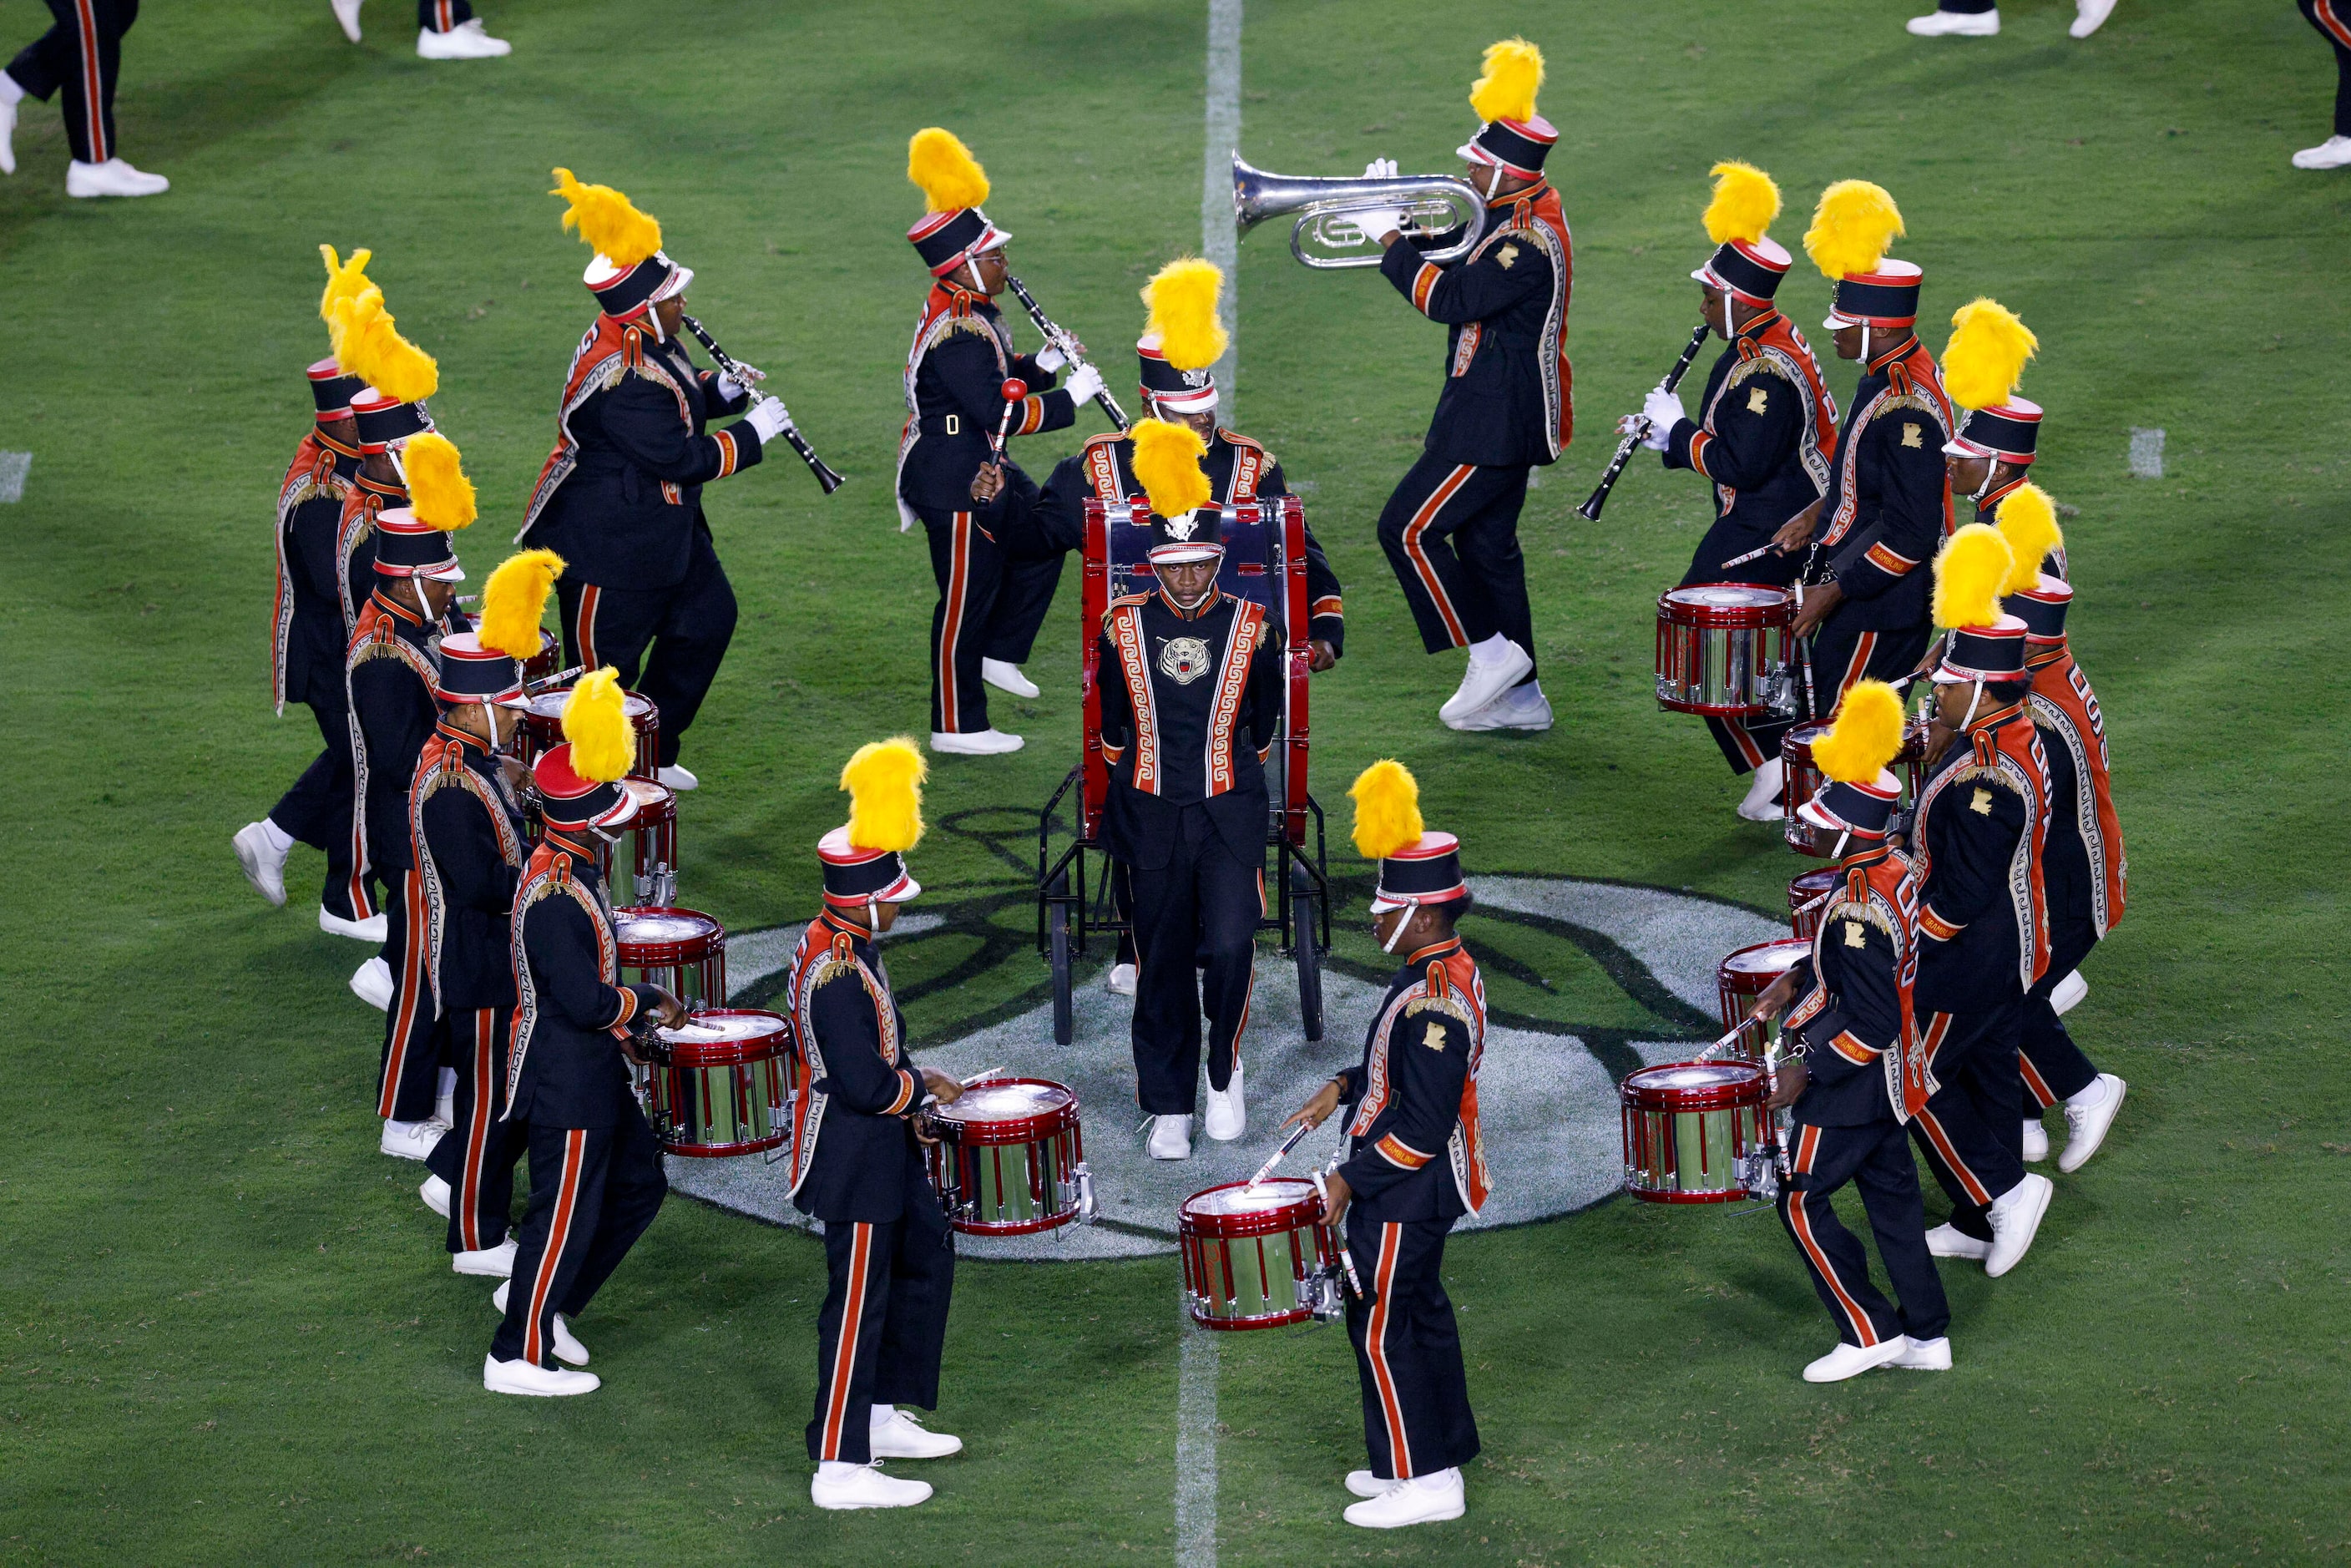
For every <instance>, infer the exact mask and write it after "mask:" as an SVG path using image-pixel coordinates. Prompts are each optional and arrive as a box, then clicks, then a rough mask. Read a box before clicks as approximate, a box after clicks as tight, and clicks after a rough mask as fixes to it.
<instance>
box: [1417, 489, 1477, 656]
mask: <svg viewBox="0 0 2351 1568" xmlns="http://www.w3.org/2000/svg"><path fill="white" fill-rule="evenodd" d="M1470 469H1471V465H1469V464H1467V463H1464V464H1462V465H1460V466H1459V467H1458V468H1456V469H1454V470H1453V472H1452V473H1450V474H1447V476H1445V478H1444V481H1443V482H1442V483H1441V484H1439V485H1438V486H1437V488H1436V489H1435V490H1434V491H1432V492H1430V494H1429V497H1428V499H1427V500H1426V501H1423V502H1422V503H1421V504H1420V510H1418V511H1417V512H1415V513H1414V514H1413V515H1412V521H1410V522H1408V523H1406V524H1405V526H1404V540H1403V543H1404V553H1405V555H1406V556H1407V557H1409V558H1410V559H1411V561H1412V569H1413V570H1414V571H1415V572H1416V573H1417V574H1418V576H1419V578H1420V585H1421V587H1423V588H1425V589H1426V590H1427V591H1428V597H1429V598H1430V599H1431V600H1433V601H1436V604H1437V614H1438V615H1439V616H1440V617H1441V618H1442V619H1443V620H1444V622H1445V632H1446V635H1447V636H1448V637H1451V638H1452V639H1453V645H1454V646H1455V647H1457V648H1462V647H1467V646H1468V643H1469V634H1468V632H1465V631H1463V630H1462V628H1461V617H1460V616H1458V615H1457V614H1456V613H1454V610H1453V601H1452V600H1451V599H1449V598H1447V596H1446V592H1445V583H1444V580H1442V579H1440V578H1439V577H1438V576H1437V566H1436V563H1435V562H1433V561H1431V560H1430V559H1428V552H1427V551H1426V549H1422V548H1421V543H1420V536H1421V535H1422V534H1424V533H1426V532H1427V531H1428V525H1429V524H1431V523H1433V522H1435V521H1436V520H1437V513H1438V512H1440V511H1442V510H1443V509H1444V507H1445V503H1446V502H1447V501H1449V500H1451V499H1452V498H1453V497H1454V495H1455V494H1456V493H1457V492H1458V490H1459V489H1460V488H1461V486H1464V485H1466V484H1468V482H1469V474H1470Z"/></svg>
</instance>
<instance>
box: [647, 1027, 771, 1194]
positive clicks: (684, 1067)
mask: <svg viewBox="0 0 2351 1568" xmlns="http://www.w3.org/2000/svg"><path fill="white" fill-rule="evenodd" d="M654 1038H655V1039H657V1040H660V1042H661V1045H662V1048H663V1049H662V1053H661V1058H660V1060H659V1061H655V1062H654V1063H653V1065H652V1066H651V1067H649V1068H647V1069H646V1070H645V1116H646V1119H647V1120H648V1121H650V1122H652V1123H653V1134H654V1135H655V1136H656V1137H658V1138H660V1139H661V1141H662V1147H664V1149H666V1150H668V1151H669V1152H670V1153H671V1154H674V1155H688V1156H690V1157H692V1158H695V1159H722V1158H724V1157H726V1155H755V1154H758V1152H760V1151H761V1150H762V1149H772V1148H775V1147H777V1146H778V1145H781V1144H782V1143H783V1142H784V1140H785V1139H786V1138H787V1137H788V1136H789V1135H790V1131H791V1118H790V1116H789V1115H788V1114H787V1113H786V1112H787V1108H788V1106H789V1102H790V1098H791V1096H790V1085H789V1057H788V1055H787V1052H788V1051H789V1048H790V1039H791V1036H790V1034H789V1025H788V1024H787V1023H786V1022H785V1020H784V1019H782V1018H780V1017H778V1015H777V1014H775V1013H768V1012H759V1011H758V1010H756V1009H748V1008H745V1009H733V1008H714V1009H711V1010H710V1011H708V1012H699V1013H695V1015H694V1016H693V1017H692V1018H690V1019H687V1020H686V1021H685V1024H684V1027H682V1028H679V1029H664V1030H655V1031H654Z"/></svg>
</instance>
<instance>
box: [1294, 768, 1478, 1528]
mask: <svg viewBox="0 0 2351 1568" xmlns="http://www.w3.org/2000/svg"><path fill="white" fill-rule="evenodd" d="M1348 793H1349V794H1350V795H1351V796H1353V800H1354V802H1355V830H1354V840H1355V848H1356V850H1357V852H1360V853H1361V854H1363V856H1364V858H1365V859H1367V860H1375V861H1377V862H1379V883H1378V886H1377V889H1376V890H1375V891H1374V894H1373V896H1372V934H1373V936H1375V937H1377V938H1378V939H1379V943H1380V950H1381V951H1382V952H1384V953H1398V954H1402V955H1403V956H1404V957H1403V967H1400V968H1399V969H1397V971H1396V973H1395V977H1394V978H1392V979H1391V980H1389V982H1388V990H1387V995H1386V997H1385V998H1383V999H1382V1001H1381V1003H1380V1007H1379V1010H1378V1011H1377V1012H1376V1013H1374V1015H1373V1019H1372V1025H1371V1028H1370V1030H1368V1031H1367V1032H1366V1034H1365V1036H1364V1056H1363V1060H1362V1061H1360V1062H1359V1063H1357V1064H1356V1065H1355V1066H1353V1067H1349V1068H1345V1069H1343V1070H1342V1071H1340V1072H1339V1074H1338V1075H1337V1076H1336V1077H1335V1078H1333V1079H1332V1081H1331V1082H1329V1083H1326V1084H1324V1085H1323V1086H1322V1089H1320V1090H1319V1091H1317V1092H1316V1093H1315V1094H1314V1097H1313V1098H1312V1099H1311V1100H1309V1101H1307V1102H1306V1103H1305V1104H1304V1105H1302V1106H1301V1107H1300V1108H1299V1109H1298V1110H1297V1111H1296V1112H1295V1113H1292V1114H1291V1115H1290V1119H1289V1122H1286V1123H1284V1125H1285V1126H1286V1125H1289V1124H1291V1123H1300V1122H1302V1123H1304V1124H1306V1125H1308V1126H1310V1127H1318V1126H1321V1125H1322V1122H1323V1120H1324V1119H1325V1118H1326V1117H1328V1116H1329V1115H1330V1114H1331V1113H1332V1112H1333V1111H1335V1110H1338V1109H1340V1108H1342V1107H1344V1108H1345V1109H1346V1110H1347V1112H1348V1113H1349V1114H1348V1119H1347V1144H1346V1149H1347V1154H1348V1158H1347V1160H1346V1162H1345V1163H1344V1164H1343V1165H1341V1166H1339V1168H1338V1170H1337V1171H1336V1172H1335V1173H1333V1174H1332V1176H1330V1177H1329V1178H1328V1183H1327V1185H1328V1187H1329V1190H1330V1202H1331V1220H1332V1223H1333V1224H1336V1223H1337V1222H1338V1220H1339V1219H1340V1218H1342V1217H1343V1216H1344V1217H1347V1218H1348V1226H1347V1250H1348V1253H1349V1255H1350V1256H1351V1258H1352V1259H1353V1273H1354V1277H1355V1280H1356V1281H1359V1282H1360V1285H1361V1289H1360V1291H1350V1293H1349V1295H1348V1298H1347V1336H1348V1338H1349V1339H1350V1340H1351V1341H1352V1342H1353V1344H1354V1348H1355V1370H1356V1372H1357V1373H1358V1375H1360V1378H1361V1381H1362V1384H1363V1396H1364V1448H1366V1449H1367V1450H1368V1451H1369V1453H1370V1456H1371V1468H1370V1469H1362V1470H1355V1471H1352V1472H1351V1473H1350V1474H1349V1475H1348V1477H1347V1490H1349V1491H1351V1492H1353V1493H1354V1494H1355V1495H1356V1496H1357V1497H1360V1498H1363V1499H1364V1501H1362V1502H1359V1503H1356V1504H1354V1505H1353V1506H1352V1507H1350V1508H1349V1509H1348V1510H1347V1522H1348V1523H1350V1524H1357V1525H1362V1526H1364V1527H1365V1528H1367V1529H1373V1530H1386V1529H1393V1528H1395V1527H1396V1526H1398V1525H1406V1524H1424V1523H1427V1522H1429V1521H1434V1520H1444V1519H1458V1518H1460V1517H1461V1513H1462V1509H1463V1506H1464V1502H1463V1489H1462V1482H1461V1467H1462V1466H1463V1465H1465V1464H1468V1462H1469V1461H1470V1460H1471V1459H1472V1458H1476V1457H1477V1454H1478V1448H1479V1444H1478V1420H1477V1416H1475V1415H1474V1414H1473V1413H1472V1412H1471V1410H1470V1408H1469V1386H1468V1374H1467V1372H1466V1370H1465V1369H1464V1367H1463V1365H1462V1360H1461V1335H1460V1333H1459V1331H1458V1329H1457V1328H1456V1326H1455V1323H1454V1319H1453V1302H1452V1301H1451V1300H1450V1299H1449V1298H1448V1297H1447V1295H1446V1293H1445V1281H1444V1268H1445V1239H1446V1237H1447V1235H1448V1234H1449V1233H1450V1232H1451V1231H1452V1229H1453V1226H1454V1223H1455V1221H1457V1220H1458V1219H1459V1218H1461V1217H1462V1216H1464V1215H1468V1214H1475V1213H1477V1212H1478V1210H1479V1208H1480V1207H1483V1206H1484V1204H1485V1201H1486V1197H1487V1194H1488V1192H1489V1188H1490V1182H1489V1176H1488V1174H1487V1168H1486V1145H1485V1142H1484V1140H1483V1138H1482V1136H1481V1134H1480V1133H1479V1124H1478V1062H1479V1057H1480V1056H1481V1055H1482V1054H1483V1053H1484V1051H1485V1044H1486V987H1485V983H1484V981H1483V980H1481V979H1480V978H1479V975H1478V966H1477V963H1476V962H1475V961H1474V960H1473V959H1471V957H1470V956H1469V955H1468V952H1467V951H1466V950H1464V949H1463V947H1462V946H1461V938H1460V936H1458V935H1457V934H1456V931H1455V926H1456V925H1457V923H1458V921H1459V920H1460V918H1461V916H1462V915H1465V914H1467V913H1468V908H1469V889H1468V883H1466V882H1465V881H1464V880H1463V878H1462V873H1461V854H1460V847H1461V846H1460V843H1459V841H1458V840H1457V839H1455V838H1454V836H1453V835H1452V834H1450V833H1439V832H1430V831H1426V824H1425V823H1423V821H1421V815H1420V800H1419V787H1418V785H1417V784H1416V782H1415V781H1414V779H1413V777H1412V775H1411V774H1410V773H1408V772H1406V771H1405V768H1403V767H1402V766H1400V765H1399V764H1397V763H1395V762H1393V761H1385V760H1383V761H1380V762H1375V763H1374V764H1373V765H1372V766H1371V767H1369V768H1365V769H1364V771H1363V773H1362V774H1361V775H1360V776H1359V777H1358V778H1357V779H1355V782H1354V786H1353V789H1350V790H1349V791H1348Z"/></svg>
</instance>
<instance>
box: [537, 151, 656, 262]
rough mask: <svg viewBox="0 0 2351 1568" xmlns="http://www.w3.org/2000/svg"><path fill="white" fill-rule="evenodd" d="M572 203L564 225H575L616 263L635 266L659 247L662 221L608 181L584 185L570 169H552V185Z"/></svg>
mask: <svg viewBox="0 0 2351 1568" xmlns="http://www.w3.org/2000/svg"><path fill="white" fill-rule="evenodd" d="M548 194H549V195H550V196H561V197H562V198H563V199H564V200H565V201H567V202H569V203H570V204H571V206H570V208H569V211H567V212H565V214H563V226H564V227H565V228H567V229H578V230H579V231H580V238H581V239H582V240H584V241H585V242H587V244H588V245H589V246H590V247H591V248H592V249H594V251H595V252H596V254H597V255H599V256H603V257H604V258H605V259H606V260H608V261H610V262H611V264H612V265H613V266H615V267H634V266H636V265H637V263H639V262H641V261H643V260H644V258H645V257H647V256H651V255H653V252H655V251H657V250H659V249H661V243H662V232H661V225H660V223H658V222H657V221H655V219H654V218H653V216H652V214H647V213H641V212H639V211H638V210H637V209H636V208H635V206H633V205H632V204H631V203H630V201H629V198H628V197H626V196H624V195H622V194H621V193H620V192H618V191H616V190H614V189H612V187H611V186H610V185H583V184H581V183H580V182H579V181H578V180H576V179H574V178H572V175H571V171H570V170H569V169H558V170H556V171H555V189H553V190H552V191H549V192H548Z"/></svg>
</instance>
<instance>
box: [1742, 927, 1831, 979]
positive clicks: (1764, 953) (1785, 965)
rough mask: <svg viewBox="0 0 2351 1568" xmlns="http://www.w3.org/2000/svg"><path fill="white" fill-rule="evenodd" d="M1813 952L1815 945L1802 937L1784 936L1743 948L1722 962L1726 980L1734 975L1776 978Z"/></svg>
mask: <svg viewBox="0 0 2351 1568" xmlns="http://www.w3.org/2000/svg"><path fill="white" fill-rule="evenodd" d="M1812 950H1813V945H1812V944H1811V943H1810V942H1806V941H1804V940H1802V938H1801V937H1795V936H1782V937H1781V938H1780V939H1779V940H1777V941H1774V942H1762V943H1758V944H1757V945H1756V946H1752V947H1741V948H1740V950H1739V951H1738V952H1736V953H1733V954H1732V955H1731V956H1729V957H1728V958H1725V959H1724V960H1723V961H1722V973H1723V976H1724V977H1726V978H1728V977H1730V976H1732V975H1766V976H1771V977H1774V978H1776V977H1779V976H1781V975H1784V974H1786V973H1787V972H1788V971H1789V970H1790V969H1792V968H1794V967H1796V960H1798V959H1799V958H1802V957H1804V956H1807V955H1809V954H1810V953H1811V952H1812Z"/></svg>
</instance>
